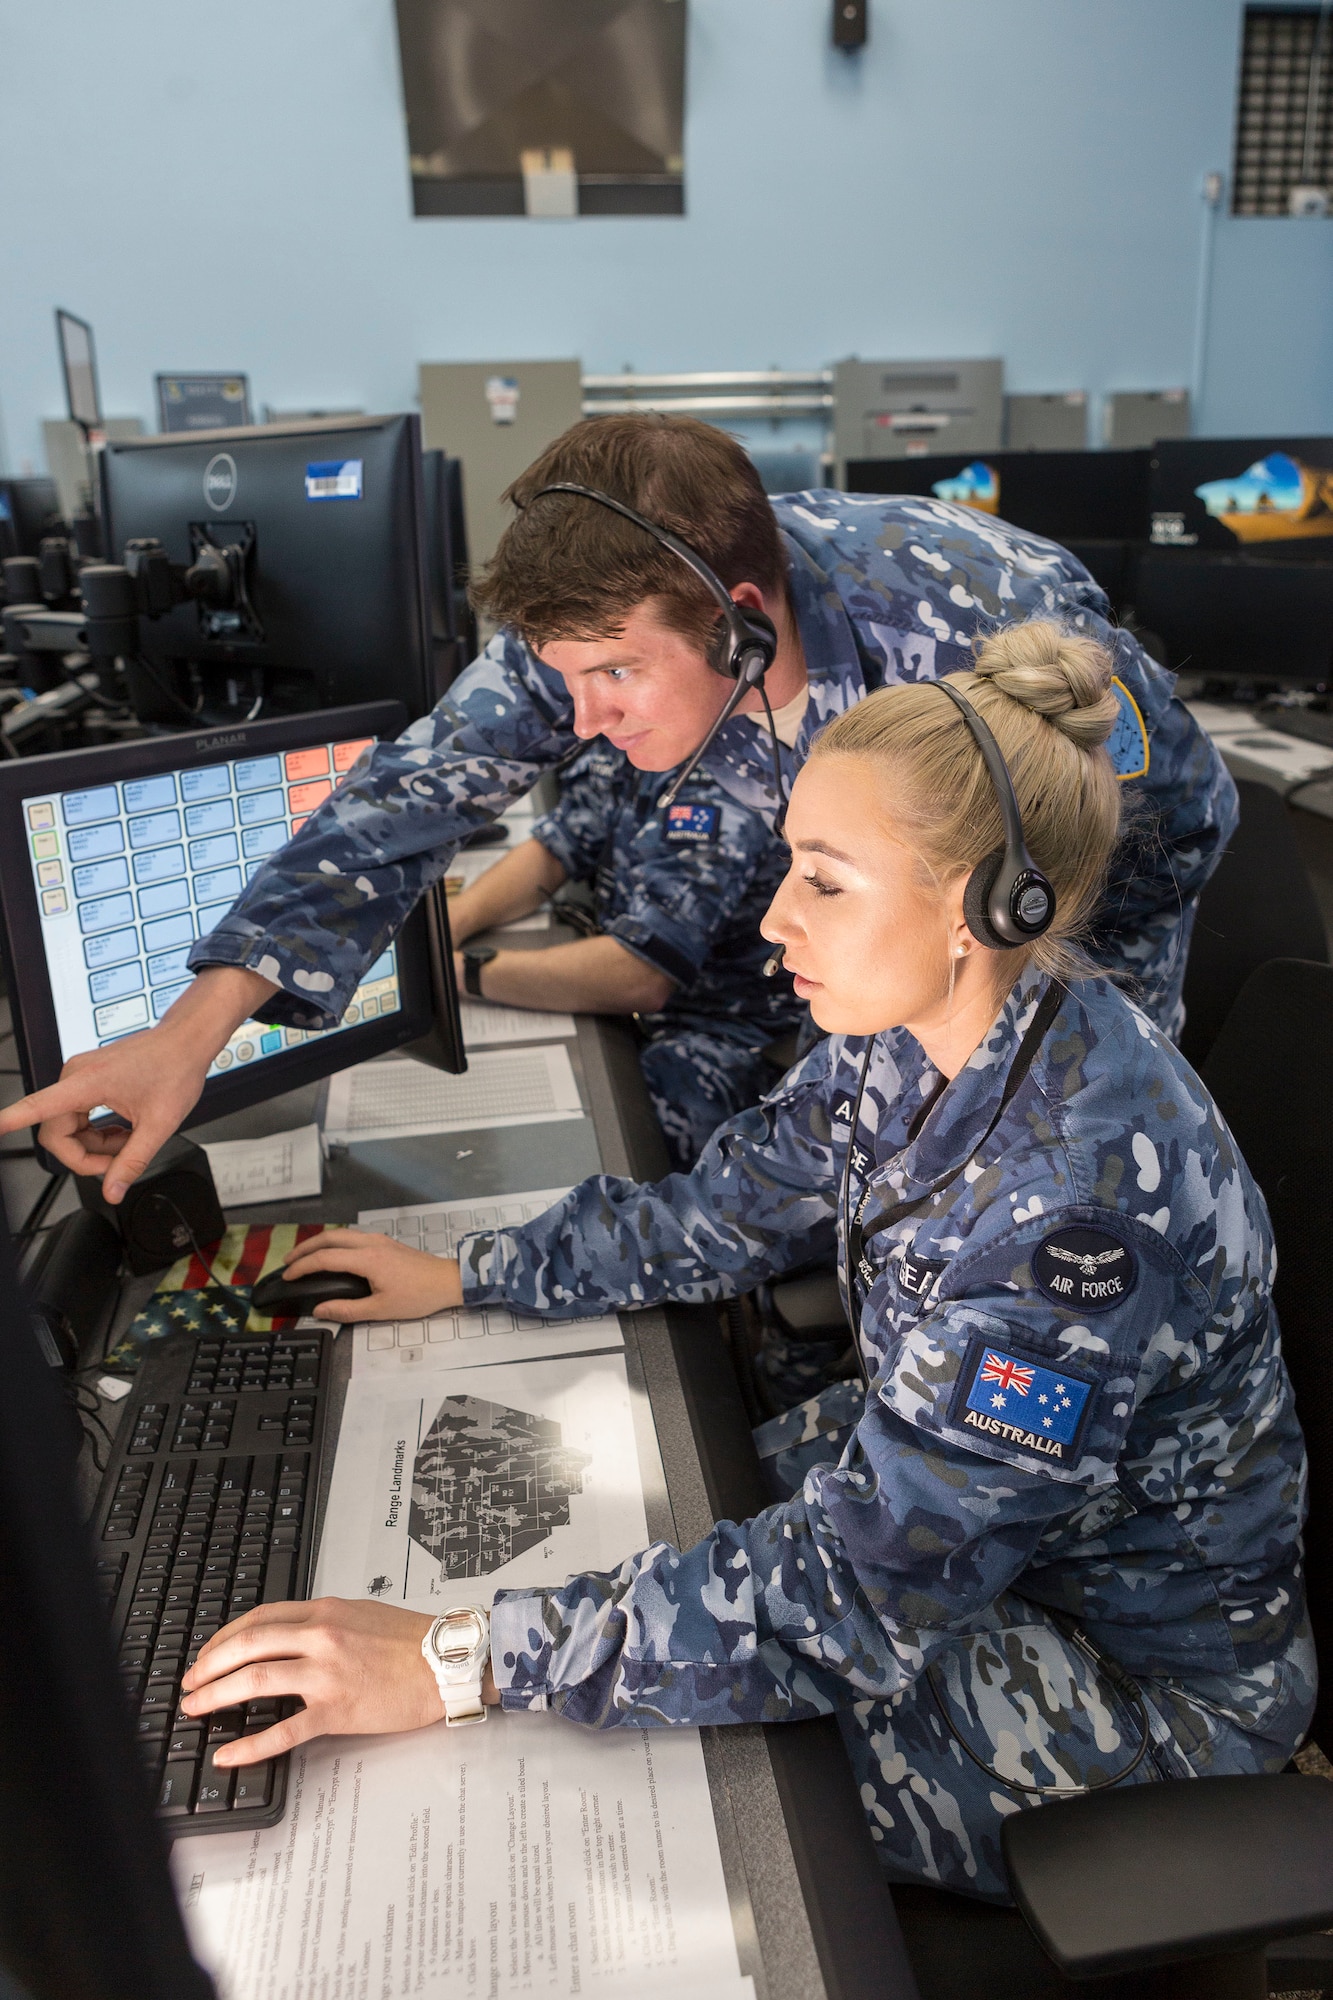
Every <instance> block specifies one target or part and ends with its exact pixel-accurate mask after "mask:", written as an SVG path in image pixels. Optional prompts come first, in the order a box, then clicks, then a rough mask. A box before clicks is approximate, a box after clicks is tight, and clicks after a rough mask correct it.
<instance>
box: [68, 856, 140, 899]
mask: <svg viewBox="0 0 1333 2000" xmlns="http://www.w3.org/2000/svg"><path fill="white" fill-rule="evenodd" d="M129 886H130V871H129V869H128V868H127V867H126V866H125V863H124V861H123V860H122V861H90V862H89V863H88V864H87V866H86V867H84V868H76V869H75V870H74V893H75V895H76V896H106V895H109V894H110V892H111V891H112V890H113V889H128V888H129Z"/></svg>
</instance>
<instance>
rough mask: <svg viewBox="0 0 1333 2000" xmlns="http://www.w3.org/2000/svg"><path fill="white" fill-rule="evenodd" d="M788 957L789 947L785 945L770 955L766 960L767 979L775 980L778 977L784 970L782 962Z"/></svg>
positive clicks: (765, 973) (765, 971) (765, 975)
mask: <svg viewBox="0 0 1333 2000" xmlns="http://www.w3.org/2000/svg"><path fill="white" fill-rule="evenodd" d="M786 955H787V947H786V945H785V944H780V945H779V946H778V948H777V950H776V951H775V952H772V953H770V955H769V956H768V957H767V958H766V959H765V960H764V977H765V979H775V978H776V977H777V975H778V973H780V972H781V970H782V961H783V959H784V958H785V957H786Z"/></svg>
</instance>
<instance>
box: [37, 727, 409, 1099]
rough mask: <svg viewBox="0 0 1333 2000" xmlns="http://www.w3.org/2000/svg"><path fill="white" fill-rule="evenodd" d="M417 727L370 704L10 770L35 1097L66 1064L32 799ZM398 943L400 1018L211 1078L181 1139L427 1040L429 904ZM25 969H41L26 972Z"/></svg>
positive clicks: (41, 760)
mask: <svg viewBox="0 0 1333 2000" xmlns="http://www.w3.org/2000/svg"><path fill="white" fill-rule="evenodd" d="M407 723H408V716H407V711H406V709H405V708H404V707H403V705H402V703H401V702H397V701H380V702H362V703H358V704H356V705H355V706H351V707H344V708H325V709H312V710H308V711H306V712H305V713H303V714H301V715H293V716H281V717H275V718H274V719H272V720H271V721H261V722H252V723H238V724H237V725H236V727H235V728H227V729H202V730H192V731H184V732H182V734H181V735H179V736H156V737H148V738H140V739H136V740H135V741H134V742H132V743H124V744H120V743H117V744H103V745H98V746H96V747H95V748H92V749H87V750H71V751H57V752H55V753H54V754H53V755H51V756H46V757H24V758H20V759H17V760H15V761H13V762H9V763H6V764H4V765H2V766H0V953H2V954H3V957H4V964H5V976H6V979H7V982H8V986H9V998H10V1014H11V1017H12V1022H13V1029H14V1039H15V1044H16V1046H17V1049H18V1059H19V1064H20V1067H21V1069H22V1073H23V1083H24V1091H25V1093H29V1092H32V1091H35V1090H42V1089H44V1088H46V1086H47V1085H49V1084H52V1083H54V1082H55V1081H56V1080H57V1078H58V1077H59V1075H60V1072H61V1069H62V1067H63V1064H64V1058H63V1056H62V1055H61V1051H60V1038H59V1032H58V1030H57V1027H56V1018H55V999H54V995H53V993H52V990H51V982H50V977H49V974H48V970H47V963H46V953H45V949H44V946H43V943H42V928H41V914H40V911H39V909H38V906H37V885H36V881H35V879H34V876H33V871H32V867H31V865H30V856H29V854H28V848H27V835H26V832H25V830H24V828H23V825H22V820H21V817H20V808H21V803H22V801H23V799H24V798H27V797H30V796H32V794H33V793H34V792H44V791H53V792H55V791H70V790H75V789H78V788H79V787H81V786H83V785H89V784H93V783H97V782H102V783H106V782H108V781H114V782H116V783H119V782H121V781H122V780H123V779H125V778H139V777H155V776H156V775H157V774H158V773H159V772H161V771H169V770H178V769H182V768H188V766H189V764H190V763H192V762H199V763H203V762H205V761H206V762H209V763H220V762H230V761H231V760H233V759H234V758H236V757H241V756H246V755H255V754H257V753H258V752H259V751H260V750H296V749H301V748H303V747H305V746H306V745H309V744H311V743H313V742H316V741H318V742H325V743H332V742H336V741H338V740H339V739H341V740H343V741H346V740H348V739H352V738H355V737H358V736H374V737H378V738H379V739H380V740H382V741H383V740H391V739H392V738H394V737H396V736H398V735H401V733H402V731H403V730H404V729H405V728H406V727H407ZM394 943H395V944H396V945H397V947H398V978H399V994H400V999H401V1005H400V1007H399V1009H398V1012H397V1013H396V1014H393V1015H390V1016H388V1017H387V1018H386V1019H382V1020H378V1021H374V1022H366V1023H363V1022H358V1023H357V1024H356V1026H355V1027H353V1028H348V1029H345V1030H344V1031H343V1032H342V1034H340V1035H339V1036H338V1037H337V1038H336V1041H335V1040H332V1039H331V1040H328V1041H325V1040H322V1039H321V1040H319V1041H316V1042H313V1043H312V1042H303V1043H301V1044H300V1045H299V1046H298V1047H296V1048H291V1049H283V1050H281V1051H280V1052H278V1053H277V1054H275V1055H271V1056H266V1057H265V1058H264V1059H263V1061H262V1062H258V1063H256V1064H254V1065H253V1067H250V1068H246V1069H243V1070H240V1071H238V1072H237V1073H235V1074H231V1075H223V1076H211V1077H209V1079H208V1081H207V1082H206V1083H205V1085H204V1088H203V1092H202V1094H201V1096H200V1098H199V1101H198V1103H197V1104H196V1105H195V1107H194V1109H193V1111H191V1113H190V1114H189V1116H188V1117H187V1118H186V1119H185V1120H184V1122H183V1127H182V1129H184V1128H185V1127H188V1126H193V1125H200V1124H205V1123H207V1122H208V1121H210V1120H211V1119H214V1118H223V1117H226V1116H227V1115H228V1114H229V1113H231V1112H234V1111H243V1110H245V1109H247V1108H248V1107H249V1106H250V1105H252V1104H254V1103H256V1102H262V1101H264V1100H265V1099H267V1098H271V1097H281V1096H283V1095H284V1094H285V1093H286V1092H287V1091H289V1090H297V1089H299V1088H300V1087H301V1085H302V1084H308V1083H317V1082H319V1081H320V1080H322V1079H323V1078H324V1077H326V1076H330V1075H332V1074H333V1073H334V1072H335V1071H337V1070H340V1069H348V1068H350V1067H351V1066H352V1064H354V1063H358V1062H366V1061H369V1059H370V1058H371V1057H372V1056H377V1055H384V1054H386V1053H387V1052H388V1051H389V1050H391V1049H396V1048H401V1047H402V1046H403V1044H404V1043H406V1042H412V1041H416V1040H418V1039H419V1038H420V1037H421V1036H423V1035H425V1034H426V1033H427V1032H428V1031H429V1029H430V1028H431V1026H432V1023H433V1021H434V1005H433V999H432V989H431V974H430V955H429V946H428V939H427V931H426V918H425V912H424V909H423V907H422V905H421V904H420V903H418V905H417V906H416V908H415V909H414V910H413V911H412V913H411V915H410V916H409V917H408V919H407V921H406V922H405V923H404V924H403V926H402V928H401V929H400V930H399V931H398V932H397V934H396V936H395V938H394ZM21 966H27V967H29V968H31V969H30V970H28V971H27V972H20V970H19V968H20V967H21ZM34 985H35V986H36V988H37V990H36V993H35V995H34V993H33V991H32V989H33V987H34ZM143 1032H144V1033H147V1032H148V1030H147V1029H145V1030H144V1031H143ZM335 1047H336V1048H337V1050H338V1051H339V1052H341V1050H343V1049H346V1050H347V1054H346V1056H345V1058H343V1059H341V1060H337V1061H331V1060H330V1052H331V1051H332V1050H334V1049H335ZM261 1079H262V1084H260V1082H259V1080H261Z"/></svg>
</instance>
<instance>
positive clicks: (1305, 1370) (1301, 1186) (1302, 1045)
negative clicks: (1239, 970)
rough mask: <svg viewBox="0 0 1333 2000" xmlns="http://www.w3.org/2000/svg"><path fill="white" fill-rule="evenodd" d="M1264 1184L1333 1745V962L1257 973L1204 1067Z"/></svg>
mask: <svg viewBox="0 0 1333 2000" xmlns="http://www.w3.org/2000/svg"><path fill="white" fill-rule="evenodd" d="M1200 1073H1201V1075H1202V1077H1203V1081H1204V1082H1205V1084H1206V1085H1207V1086H1208V1089H1209V1090H1210V1091H1211V1092H1212V1094H1213V1097H1214V1098H1215V1100H1216V1102H1217V1105H1218V1108H1219V1109H1220V1111H1221V1113H1222V1116H1223V1117H1224V1118H1225V1119H1226V1121H1227V1124H1228V1125H1229V1126H1230V1127H1231V1130H1232V1132H1233V1134H1234V1136H1235V1139H1236V1143H1237V1145H1238V1146H1239V1147H1240V1150H1241V1152H1242V1153H1243V1154H1244V1156H1245V1159H1246V1161H1247V1162H1248V1164H1249V1168H1250V1172H1251V1173H1252V1174H1253V1175H1254V1178H1255V1179H1256V1180H1257V1181H1258V1183H1259V1186H1260V1187H1261V1189H1262V1190H1263V1194H1264V1199H1265V1200H1266V1201H1267V1203H1268V1212H1269V1214H1270V1216H1271V1217H1272V1221H1273V1233H1274V1236H1275V1238H1276V1241H1277V1258H1278V1272H1277V1285H1276V1288H1275V1292H1274V1299H1275V1302H1276V1305H1277V1312H1278V1319H1279V1321H1280V1323H1281V1327H1282V1351H1283V1354H1284V1355H1285V1357H1286V1363H1287V1370H1288V1373H1289V1374H1290V1376H1291V1381H1292V1387H1293V1388H1294V1390H1295V1392H1296V1408H1297V1412H1298V1414H1299V1416H1300V1420H1301V1425H1302V1428H1303V1429H1304V1431H1305V1442H1306V1448H1307V1450H1308V1452H1309V1457H1310V1518H1309V1522H1308V1525H1307V1527H1306V1530H1305V1568H1306V1586H1307V1590H1308V1593H1309V1600H1310V1616H1311V1620H1312V1622H1313V1625H1314V1631H1315V1644H1316V1646H1317V1647H1318V1648H1319V1656H1320V1664H1321V1666H1322V1669H1323V1674H1324V1686H1323V1688H1322V1690H1321V1693H1320V1702H1319V1710H1318V1713H1317V1714H1316V1716H1315V1723H1314V1729H1313V1734H1314V1737H1315V1739H1316V1741H1317V1742H1318V1743H1319V1744H1320V1745H1321V1747H1322V1748H1323V1749H1324V1751H1325V1752H1326V1753H1327V1752H1333V966H1329V965H1317V964H1309V963H1304V962H1302V961H1300V960H1297V959H1275V960H1273V961H1272V962H1271V963H1270V964H1268V965H1263V966H1260V968H1259V970H1258V971H1257V972H1254V973H1251V975H1250V977H1249V978H1248V979H1247V980H1246V982H1245V985H1244V987H1243V988H1242V989H1241V992H1240V994H1239V996H1238V997H1237V1000H1236V1003H1235V1005H1234V1006H1233V1008H1232V1010H1231V1012H1230V1014H1229V1015H1228V1016H1227V1020H1226V1023H1225V1025H1224V1027H1223V1028H1222V1031H1221V1033H1220V1034H1219V1035H1218V1037H1217V1039H1216V1041H1215V1042H1214V1043H1213V1047H1212V1050H1211V1052H1210V1053H1209V1056H1208V1060H1207V1061H1206V1062H1205V1063H1204V1065H1203V1068H1202V1070H1201V1072H1200Z"/></svg>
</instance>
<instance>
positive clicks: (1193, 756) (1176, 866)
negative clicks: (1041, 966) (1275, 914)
mask: <svg viewBox="0 0 1333 2000" xmlns="http://www.w3.org/2000/svg"><path fill="white" fill-rule="evenodd" d="M1101 636H1102V637H1103V638H1104V639H1105V640H1106V642H1107V643H1108V644H1111V645H1113V648H1114V653H1115V671H1116V676H1117V678H1118V679H1119V680H1120V681H1121V682H1122V684H1123V685H1124V686H1125V687H1126V688H1127V689H1128V691H1129V693H1130V694H1131V695H1132V696H1133V699H1134V701H1135V703H1136V705H1137V706H1138V709H1139V711H1140V713H1141V715H1142V717H1143V722H1144V725H1145V728H1146V732H1147V741H1148V769H1147V772H1146V773H1145V774H1144V776H1143V777H1142V778H1132V779H1128V780H1126V782H1125V784H1124V787H1123V791H1124V806H1125V819H1124V827H1123V831H1122V834H1121V838H1120V841H1119V844H1118V845H1117V848H1116V852H1115V855H1114V857H1113V859H1112V864H1111V871H1110V875H1109V877H1108V880H1107V886H1106V894H1105V896H1104V898H1103V901H1102V904H1101V908H1100V909H1099V910H1098V912H1097V915H1096V919H1095V923H1094V931H1093V937H1092V940H1091V944H1092V953H1093V956H1094V957H1095V958H1096V959H1097V961H1098V962H1099V963H1100V964H1102V965H1105V966H1106V967H1107V968H1108V969H1109V970H1111V971H1113V972H1121V971H1127V972H1128V973H1130V974H1131V975H1132V976H1133V977H1134V979H1135V981H1136V982H1137V985H1138V987H1139V989H1140V998H1141V1004H1142V1006H1143V1008H1144V1011H1145V1012H1146V1013H1147V1014H1148V1015H1149V1016H1150V1017H1151V1019H1152V1020H1154V1021H1155V1022H1156V1023H1157V1025H1158V1026H1159V1027H1161V1028H1162V1029H1163V1030H1164V1032H1166V1033H1167V1034H1174V1033H1176V1032H1178V1029H1179V1026H1180V1021H1181V1019H1182V1018H1183V1017H1182V1015H1181V1013H1180V994H1181V987H1182V984H1183V981H1184V977H1185V959H1186V955H1187V953H1188V950H1189V938H1190V930H1191V928H1192V926H1193V919H1194V909H1195V905H1196V903H1197V899H1198V896H1199V892H1200V891H1201V890H1202V888H1203V886H1204V884H1205V883H1206V882H1207V880H1208V878H1209V876H1210V875H1211V874H1212V872H1213V870H1214V868H1215V867H1216V866H1217V863H1218V861H1219V860H1220V859H1221V856H1222V851H1223V849H1224V848H1225V846H1226V844H1227V841H1228V840H1229V839H1230V838H1231V835H1232V833H1233V832H1234V831H1235V827H1236V822H1237V818H1238V807H1237V799H1236V787H1235V784H1234V782H1233V780H1232V777H1231V774H1230V772H1229V771H1228V770H1227V768H1226V765H1225V764H1224V763H1223V761H1222V758H1221V754H1220V753H1219V751H1218V749H1217V746H1216V744H1215V743H1214V742H1213V741H1212V739H1211V737H1209V736H1208V734H1207V732H1206V731H1205V730H1203V729H1202V728H1201V727H1200V726H1199V724H1198V723H1197V722H1196V721H1195V719H1194V717H1193V716H1192V715H1191V714H1190V712H1189V710H1188V709H1187V708H1186V706H1185V704H1184V703H1183V702H1182V701H1179V700H1177V699H1176V697H1175V694H1174V692H1173V690H1174V687H1175V677H1174V675H1172V674H1169V673H1168V672H1167V671H1166V669H1165V668H1164V667H1160V666H1159V665H1158V664H1157V662H1156V661H1155V660H1152V659H1150V658H1149V656H1148V655H1147V654H1146V653H1145V652H1144V650H1143V648H1142V647H1141V646H1140V645H1139V644H1138V642H1137V640H1135V639H1133V638H1132V637H1131V636H1130V635H1129V633H1127V632H1112V631H1109V630H1108V631H1107V632H1105V633H1103V634H1102V635H1101Z"/></svg>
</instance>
